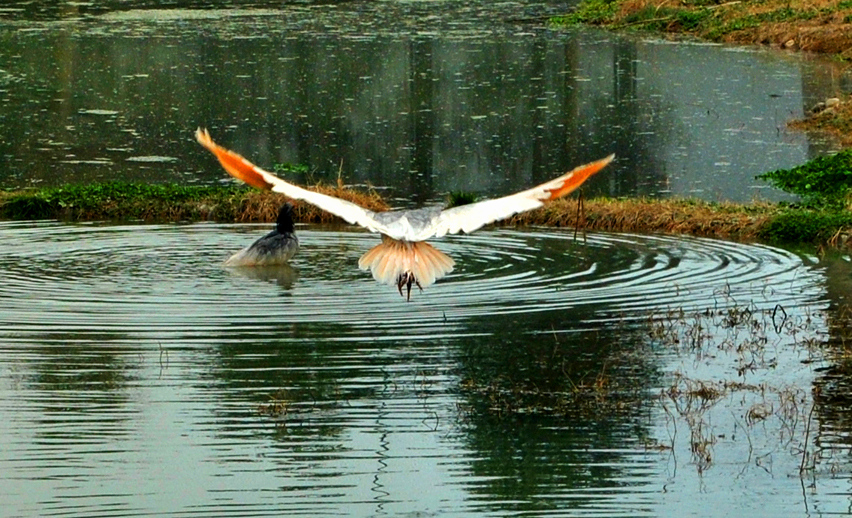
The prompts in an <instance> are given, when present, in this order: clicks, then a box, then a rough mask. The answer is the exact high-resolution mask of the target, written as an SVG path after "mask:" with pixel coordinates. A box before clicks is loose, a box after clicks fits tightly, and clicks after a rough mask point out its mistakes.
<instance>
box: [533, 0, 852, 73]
mask: <svg viewBox="0 0 852 518" xmlns="http://www.w3.org/2000/svg"><path fill="white" fill-rule="evenodd" d="M850 19H852V3H850V2H849V1H846V0H844V1H839V2H838V1H836V0H834V1H833V0H817V1H813V0H811V1H806V0H742V1H735V2H730V1H723V0H670V1H666V2H658V1H651V0H583V1H581V2H580V4H579V5H578V6H577V8H576V10H574V11H573V12H571V13H568V14H566V15H563V16H556V17H553V18H551V20H550V22H551V24H553V25H556V26H572V25H600V26H604V27H608V28H611V29H618V30H624V29H631V30H644V31H653V32H664V33H675V34H688V35H691V36H697V37H699V38H703V39H708V40H712V41H730V42H735V43H760V44H774V45H778V46H783V47H785V48H793V49H801V50H809V51H814V52H825V53H830V54H837V55H839V56H841V57H842V58H845V59H852V31H850V30H849V27H848V24H849V23H850V22H849V20H850Z"/></svg>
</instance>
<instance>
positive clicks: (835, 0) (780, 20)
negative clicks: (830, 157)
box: [549, 0, 852, 149]
mask: <svg viewBox="0 0 852 518" xmlns="http://www.w3.org/2000/svg"><path fill="white" fill-rule="evenodd" d="M549 22H550V25H551V26H553V27H570V26H575V25H593V26H598V27H603V28H606V29H610V30H614V31H633V32H644V33H649V34H656V35H660V36H663V37H666V36H669V37H679V38H682V37H688V38H696V39H700V40H705V41H711V42H717V43H730V44H735V45H758V46H764V47H772V48H777V49H784V50H787V51H790V52H813V53H819V54H824V55H829V56H833V57H834V58H835V59H837V60H838V61H840V62H845V63H848V65H849V67H850V68H852V0H760V1H756V0H742V1H724V0H697V1H687V0H670V1H666V2H652V1H650V0H582V1H581V2H580V3H579V4H578V6H577V8H576V9H575V10H574V11H573V12H571V13H568V14H566V15H564V16H556V17H552V18H550V20H549ZM806 109H807V110H809V112H808V113H806V115H805V117H804V118H803V119H801V120H794V121H790V122H789V123H788V126H789V127H791V128H793V129H796V130H799V131H804V132H808V133H823V134H829V135H831V136H832V137H834V138H836V139H837V140H838V142H839V143H840V145H841V146H842V147H843V148H844V149H845V148H849V147H852V93H843V92H836V95H835V96H833V97H830V98H829V99H826V100H825V102H824V103H821V105H818V106H815V107H806Z"/></svg>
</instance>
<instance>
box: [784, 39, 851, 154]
mask: <svg viewBox="0 0 852 518" xmlns="http://www.w3.org/2000/svg"><path fill="white" fill-rule="evenodd" d="M850 30H852V29H850ZM787 125H788V126H789V127H791V128H793V129H797V130H800V131H808V132H818V133H825V134H828V135H831V136H832V137H834V138H836V139H837V140H838V141H839V142H840V145H841V146H843V147H852V96H848V97H846V98H845V99H842V100H841V102H840V104H837V105H835V106H832V107H830V108H826V109H824V110H821V111H819V112H818V113H811V114H809V115H807V116H806V117H805V118H804V119H801V120H795V121H791V122H789V123H788V124H787Z"/></svg>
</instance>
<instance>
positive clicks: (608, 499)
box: [0, 222, 850, 516]
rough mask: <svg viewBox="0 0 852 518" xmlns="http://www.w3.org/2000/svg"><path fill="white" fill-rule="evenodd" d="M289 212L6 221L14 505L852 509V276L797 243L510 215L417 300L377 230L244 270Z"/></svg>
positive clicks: (647, 512) (469, 510) (235, 510)
mask: <svg viewBox="0 0 852 518" xmlns="http://www.w3.org/2000/svg"><path fill="white" fill-rule="evenodd" d="M262 228H263V227H262V226H258V225H219V224H191V225H119V226H111V225H97V224H82V225H68V224H60V223H54V222H38V223H33V222H25V223H5V224H2V225H0V235H2V240H3V243H4V250H3V253H2V256H0V277H2V282H0V286H2V288H0V291H1V292H2V298H3V300H4V308H3V311H2V312H0V337H2V338H1V339H0V372H2V383H0V421H2V423H3V433H2V435H0V437H1V439H0V442H2V451H3V452H4V454H3V455H2V456H0V473H2V474H3V475H2V478H3V479H4V480H3V484H2V490H0V491H2V499H3V501H4V510H3V513H2V514H3V515H5V516H33V515H39V516H50V515H60V514H61V515H67V514H78V515H92V514H104V513H106V514H110V515H115V516H118V515H127V516H130V515H154V514H169V515H173V514H191V515H199V516H214V515H221V514H223V513H224V514H229V515H264V516H266V515H282V514H305V513H307V514H311V515H312V516H331V515H341V514H345V515H347V516H377V515H391V516H396V515H405V516H408V515H418V516H430V515H437V516H440V515H448V514H449V515H494V516H505V515H510V514H516V513H521V514H544V515H547V516H563V515H564V516H576V515H582V516H589V515H605V516H615V515H621V514H631V515H642V516H660V515H674V514H677V515H679V516H681V515H682V516H690V515H691V516H708V515H713V513H709V514H708V512H707V510H708V509H718V510H719V512H718V515H719V516H722V515H727V514H729V512H731V511H732V510H736V511H737V512H743V511H746V510H747V511H748V512H749V514H750V515H753V516H779V515H787V516H789V515H791V514H792V513H793V512H795V513H797V514H799V513H804V512H805V511H807V512H812V513H814V514H831V513H832V512H840V511H843V510H844V509H845V507H846V506H848V496H846V495H845V491H846V488H847V487H848V484H849V482H850V479H849V471H848V467H849V466H848V446H849V436H848V427H845V426H843V425H844V423H845V419H844V418H843V417H842V415H844V412H848V399H843V398H841V399H840V400H839V401H838V402H836V403H834V404H827V403H822V404H816V403H815V401H814V396H813V391H812V389H813V387H816V386H820V385H835V384H837V383H840V384H841V386H846V385H844V384H843V383H842V379H843V378H842V377H838V376H836V375H831V374H830V373H829V372H823V371H825V370H826V368H827V367H828V366H830V365H831V362H829V361H827V359H826V358H827V356H828V355H829V352H828V351H829V350H830V349H829V350H827V349H825V346H824V343H823V342H824V341H825V340H826V338H827V337H826V334H827V333H828V328H829V326H828V323H827V317H826V311H825V310H826V309H827V308H828V304H829V300H828V297H827V293H826V288H825V286H826V284H827V283H828V282H829V280H828V279H827V276H828V275H829V274H828V272H827V271H825V270H823V269H820V268H815V267H813V265H810V264H808V263H807V261H806V260H803V259H802V258H800V257H799V256H797V255H795V254H792V253H788V252H784V251H781V250H777V249H773V248H769V247H763V246H757V245H738V244H731V243H724V242H718V241H712V240H703V239H683V238H667V237H654V236H634V235H606V234H590V235H588V236H587V237H586V240H585V241H584V240H582V239H580V238H578V239H576V240H575V239H574V236H573V233H572V232H568V231H556V230H509V229H503V230H490V231H483V232H481V233H479V234H474V235H472V236H464V237H453V238H447V239H445V240H442V241H441V243H440V245H441V246H442V248H443V249H444V250H445V251H446V252H447V253H451V254H452V255H454V256H455V257H458V258H460V260H459V264H458V268H457V270H456V271H455V272H453V273H452V274H451V275H450V276H449V277H447V278H446V279H444V280H442V281H440V282H438V283H437V284H435V285H434V286H431V287H429V288H428V289H427V290H425V291H424V292H422V293H416V294H415V295H414V296H413V297H412V301H411V302H409V303H406V302H405V301H404V299H402V298H400V296H399V294H397V293H396V290H395V289H394V288H389V287H387V286H381V285H379V284H377V283H375V282H374V281H373V280H372V279H371V278H370V276H369V274H367V273H364V272H360V271H358V269H357V268H356V267H355V262H356V259H357V257H358V256H359V255H360V253H361V252H362V251H363V250H366V249H367V247H369V246H372V244H374V243H375V242H376V238H375V236H373V235H371V234H369V233H366V232H356V231H351V230H349V229H341V228H336V227H317V226H300V227H299V229H298V231H299V233H300V235H301V239H302V243H303V250H302V252H301V253H300V254H299V255H298V256H297V258H296V259H295V260H294V262H293V264H292V267H291V268H285V269H278V270H273V271H269V270H267V271H258V270H253V269H247V270H239V269H226V268H222V267H221V261H222V260H223V259H224V258H225V257H227V253H228V251H232V250H235V249H237V248H239V247H240V246H242V245H243V244H244V243H245V242H246V241H249V240H251V239H252V238H253V237H254V236H256V235H257V234H258V233H259V232H260V231H261V229H262ZM847 275H848V267H847ZM835 390H837V389H835ZM828 392H832V390H830V389H828V388H826V389H825V393H826V394H827V393H828ZM841 393H842V391H841ZM844 401H845V402H844ZM814 409H818V411H815V410H814ZM835 412H839V413H838V414H835ZM846 415H848V413H847V414H846ZM802 463H805V467H806V470H805V471H804V472H803V474H802V475H801V476H800V475H799V473H800V468H801V465H802Z"/></svg>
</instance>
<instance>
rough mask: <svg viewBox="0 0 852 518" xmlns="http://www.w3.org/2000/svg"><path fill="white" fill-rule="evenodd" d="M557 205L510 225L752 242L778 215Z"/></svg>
mask: <svg viewBox="0 0 852 518" xmlns="http://www.w3.org/2000/svg"><path fill="white" fill-rule="evenodd" d="M583 209H584V210H583V211H582V212H581V214H579V215H578V210H577V200H576V199H567V200H557V201H555V202H553V203H550V204H548V205H546V206H545V207H542V208H541V209H537V210H534V211H531V212H526V213H523V214H518V215H516V216H514V217H513V218H510V219H509V220H507V223H508V224H512V225H530V226H533V225H542V226H553V227H569V228H575V227H579V228H581V229H587V230H594V231H607V232H640V233H649V232H653V233H666V234H689V235H695V236H706V237H719V238H733V239H744V240H750V239H755V238H756V237H757V232H758V230H759V229H760V228H761V226H762V225H764V224H765V223H766V222H767V221H768V220H769V219H771V218H772V217H773V216H775V215H777V214H778V213H779V209H778V208H777V207H776V206H774V205H771V204H766V203H755V204H751V205H736V204H732V203H709V202H703V201H697V200H682V199H671V200H668V199H667V200H654V199H643V198H639V199H606V198H602V199H592V200H585V201H584V202H583Z"/></svg>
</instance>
